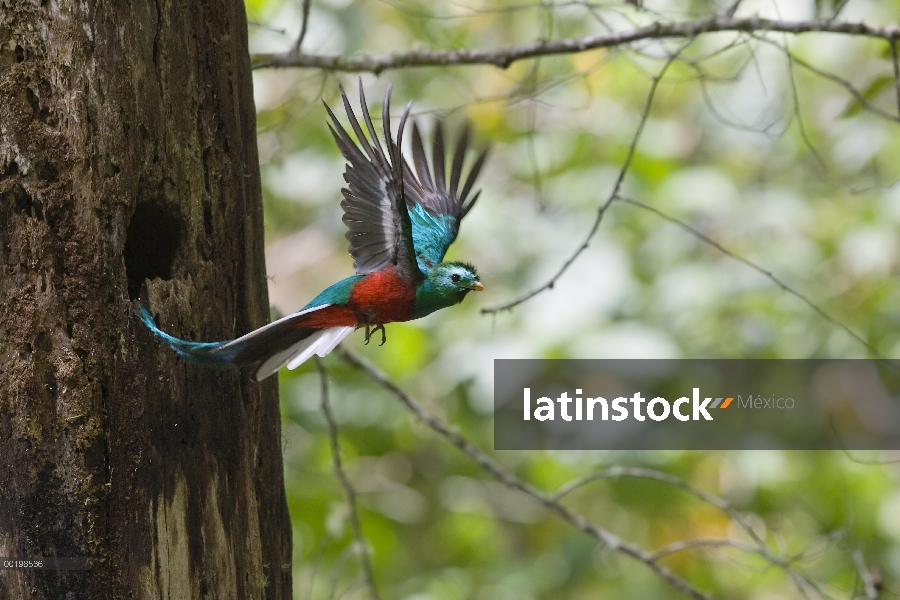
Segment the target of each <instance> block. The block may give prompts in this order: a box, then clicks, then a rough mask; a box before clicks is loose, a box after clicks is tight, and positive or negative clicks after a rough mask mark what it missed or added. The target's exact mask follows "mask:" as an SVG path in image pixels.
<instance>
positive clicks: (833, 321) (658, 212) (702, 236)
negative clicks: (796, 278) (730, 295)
mask: <svg viewBox="0 0 900 600" xmlns="http://www.w3.org/2000/svg"><path fill="white" fill-rule="evenodd" d="M619 200H621V201H622V202H626V203H628V204H632V205H634V206H638V207H640V208H643V209H644V210H648V211H650V212H652V213H654V214H655V215H657V216H659V217H661V218H663V219H665V220H666V221H669V222H670V223H672V224H674V225H678V226H679V227H681V228H682V229H684V230H685V231H687V232H688V233H690V234H691V235H693V236H695V237H696V238H697V239H699V240H700V241H702V242H704V243H705V244H708V245H710V246H712V247H713V248H715V249H716V250H718V251H719V252H721V253H722V254H724V255H726V256H728V257H729V258H733V259H734V260H736V261H738V262H740V263H743V264H745V265H747V266H748V267H750V268H751V269H753V270H754V271H756V272H758V273H761V274H762V275H764V276H765V277H766V278H767V279H769V281H771V282H772V283H774V284H775V285H776V286H778V287H779V288H781V290H782V291H784V292H787V293H788V294H790V295H791V296H794V297H795V298H797V299H799V300H800V301H801V302H803V303H804V304H806V305H807V306H808V307H810V308H811V309H813V311H815V312H816V313H817V314H818V315H819V316H820V317H822V318H823V319H825V320H826V321H828V322H829V323H831V324H832V325H834V326H835V327H837V328H838V329H841V330H843V331H844V332H845V333H846V334H847V335H849V336H850V337H852V338H853V339H854V340H856V341H857V342H859V343H860V344H862V345H863V346H865V347H866V349H867V350H868V351H869V352H871V353H872V356H874V357H876V358H882V356H881V354H880V353H879V352H878V349H877V348H875V346H873V345H872V344H870V343H869V342H867V341H866V340H864V339H863V338H862V336H860V335H859V334H858V333H856V332H854V331H853V330H852V329H850V327H849V326H848V325H846V324H844V323H843V322H841V321H839V320H838V319H837V318H835V317H833V316H831V315H830V314H829V313H828V312H826V311H825V309H824V308H822V307H821V306H819V305H818V304H816V303H815V302H813V301H812V300H810V299H809V298H808V297H807V296H805V295H804V294H802V293H800V292H799V291H797V290H796V289H795V288H793V287H792V286H790V285H788V284H787V283H785V282H784V281H782V280H781V278H779V277H778V276H777V275H775V274H774V273H772V271H768V270H766V269H765V268H763V267H761V266H760V265H758V264H756V263H755V262H753V261H751V260H750V259H747V258H744V257H743V256H741V255H740V254H736V253H734V252H732V251H731V250H729V249H728V248H725V247H724V246H722V245H721V244H719V242H717V241H715V240H713V239H712V238H710V237H708V236H707V235H705V234H704V233H702V232H700V231H697V230H696V229H694V228H693V227H691V226H690V225H688V224H687V223H685V222H684V221H681V220H679V219H677V218H675V217H673V216H671V215H669V214H667V213H664V212H663V211H661V210H659V209H658V208H655V207H653V206H650V205H649V204H644V203H643V202H639V201H638V200H633V199H631V198H622V197H620V198H619Z"/></svg>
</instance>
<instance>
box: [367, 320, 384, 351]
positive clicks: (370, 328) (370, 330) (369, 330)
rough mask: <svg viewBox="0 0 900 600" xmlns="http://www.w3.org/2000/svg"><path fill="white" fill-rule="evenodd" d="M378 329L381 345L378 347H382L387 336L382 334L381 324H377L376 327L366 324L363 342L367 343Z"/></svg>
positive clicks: (382, 326) (382, 325)
mask: <svg viewBox="0 0 900 600" xmlns="http://www.w3.org/2000/svg"><path fill="white" fill-rule="evenodd" d="M379 329H380V330H381V343H380V344H378V345H379V346H384V343H385V342H386V341H387V335H386V334H385V332H384V324H383V323H379V324H378V325H375V326H374V327H373V326H372V325H369V324H366V341H365V343H366V344H368V343H369V339H370V338H371V337H372V334H373V333H375V332H376V331H378V330H379Z"/></svg>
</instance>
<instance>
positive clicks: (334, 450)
mask: <svg viewBox="0 0 900 600" xmlns="http://www.w3.org/2000/svg"><path fill="white" fill-rule="evenodd" d="M316 368H317V369H318V370H319V378H320V379H321V381H322V412H323V413H325V420H326V421H328V436H329V438H330V439H331V458H332V461H333V463H334V472H335V474H336V475H337V478H338V480H340V482H341V486H343V488H344V493H346V494H347V505H348V506H349V508H350V526H351V527H352V528H353V537H354V538H355V539H356V545H357V553H358V554H359V561H360V563H362V569H363V577H364V578H365V581H366V584H367V585H368V587H369V592H370V594H371V596H372V598H374V599H375V600H380V596H379V595H378V588H377V587H376V586H375V577H374V576H373V575H372V563H371V561H370V560H369V550H368V546H367V545H366V538H365V536H363V533H362V526H361V525H360V523H359V513H358V512H357V510H356V490H355V489H354V488H353V484H352V483H350V478H348V477H347V473H346V472H345V471H344V468H343V466H342V465H341V448H340V444H339V443H338V430H337V423H336V422H335V420H334V415H333V414H332V412H331V404H330V403H329V401H328V373H327V372H326V371H325V365H323V364H322V359H321V358H319V357H318V356H317V357H316Z"/></svg>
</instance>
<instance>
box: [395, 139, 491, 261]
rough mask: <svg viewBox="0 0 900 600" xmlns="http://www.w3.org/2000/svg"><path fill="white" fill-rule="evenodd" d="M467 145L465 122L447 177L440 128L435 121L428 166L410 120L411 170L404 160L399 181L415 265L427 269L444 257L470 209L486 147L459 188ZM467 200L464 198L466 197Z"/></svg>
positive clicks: (419, 140)
mask: <svg viewBox="0 0 900 600" xmlns="http://www.w3.org/2000/svg"><path fill="white" fill-rule="evenodd" d="M468 146H469V127H468V126H466V127H465V128H464V129H463V131H462V133H461V134H460V136H459V140H457V142H456V150H455V151H454V153H453V162H452V163H451V167H450V181H449V182H448V181H447V177H446V170H445V167H446V165H445V163H446V158H445V152H444V129H443V127H442V126H441V123H440V122H438V123H437V126H436V128H435V131H434V140H433V143H432V150H431V161H432V166H431V167H429V165H428V158H427V157H426V156H425V148H424V146H423V144H422V136H421V135H419V128H418V127H417V126H416V124H415V123H413V139H412V154H413V163H414V165H415V173H414V172H413V170H412V169H411V168H410V166H409V165H408V164H406V163H405V162H404V165H403V166H404V169H403V182H404V189H405V196H406V204H407V207H408V209H409V216H410V220H411V222H412V239H413V245H414V246H415V251H416V260H417V262H418V266H419V269H420V270H422V271H423V272H424V271H428V270H430V269H431V267H433V266H434V265H436V264H438V263H439V262H441V261H442V260H443V259H444V254H446V253H447V248H449V247H450V244H452V243H453V240H455V239H456V234H457V233H458V232H459V223H460V221H461V220H462V218H463V217H465V216H466V214H467V213H468V212H469V210H471V208H472V206H473V205H474V204H475V201H476V200H478V196H479V194H481V192H480V191H479V192H476V193H475V195H474V196H472V199H471V200H468V197H469V193H470V192H471V191H472V186H473V185H474V184H475V179H476V178H477V177H478V173H479V172H480V171H481V167H482V165H484V160H485V158H486V157H487V152H488V149H487V148H485V149H484V150H482V152H481V153H480V154H479V155H478V158H477V159H475V162H474V164H473V165H472V168H471V169H469V174H468V176H467V177H466V180H465V183H463V185H462V189H460V188H459V184H460V181H461V180H462V172H463V163H464V162H465V158H466V151H467V150H468ZM467 200H468V201H467Z"/></svg>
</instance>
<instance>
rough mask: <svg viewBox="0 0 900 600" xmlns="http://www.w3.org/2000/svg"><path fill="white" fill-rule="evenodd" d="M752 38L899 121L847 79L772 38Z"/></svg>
mask: <svg viewBox="0 0 900 600" xmlns="http://www.w3.org/2000/svg"><path fill="white" fill-rule="evenodd" d="M753 38H754V39H757V40H759V41H761V42H765V43H766V44H770V45H772V46H775V47H776V48H778V49H779V50H781V51H782V52H784V53H785V54H787V56H788V58H789V59H790V60H791V62H794V63H796V64H798V65H800V66H801V67H803V68H804V69H806V70H808V71H811V72H813V73H815V74H816V75H818V76H819V77H822V78H824V79H828V80H829V81H833V82H834V83H836V84H838V85H840V86H841V87H843V88H844V89H846V90H847V91H848V92H850V95H852V96H853V98H854V99H855V100H856V101H857V102H859V104H860V105H861V106H862V107H863V108H865V109H866V110H868V111H870V112H873V113H875V114H876V115H878V116H880V117H884V118H885V119H888V120H889V121H894V122H900V116H895V115H892V114H891V113H889V112H887V111H885V110H882V109H880V108H878V107H877V106H875V105H874V104H872V103H871V102H869V101H868V100H867V99H866V97H865V96H863V95H862V93H861V92H860V91H859V90H858V89H856V87H855V86H854V85H853V84H852V83H850V82H849V81H847V80H846V79H843V78H842V77H838V76H837V75H835V74H834V73H829V72H827V71H823V70H821V69H819V68H818V67H815V66H813V65H811V64H810V63H808V62H806V61H805V60H803V59H801V58H798V57H797V56H796V55H795V54H793V53H791V51H790V50H789V49H788V48H786V47H784V46H782V45H781V44H779V43H778V42H776V41H774V40H769V39H766V38H764V37H759V36H755V35H754V36H753ZM888 42H889V43H891V44H892V45H893V42H892V41H891V40H888Z"/></svg>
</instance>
